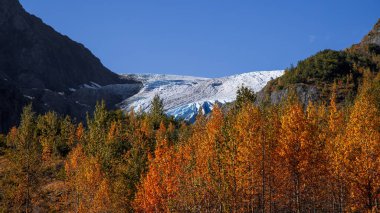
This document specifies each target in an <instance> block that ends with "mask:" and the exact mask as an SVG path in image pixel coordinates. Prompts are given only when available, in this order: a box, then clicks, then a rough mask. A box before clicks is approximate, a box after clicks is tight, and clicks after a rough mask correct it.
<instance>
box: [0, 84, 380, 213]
mask: <svg viewBox="0 0 380 213" xmlns="http://www.w3.org/2000/svg"><path fill="white" fill-rule="evenodd" d="M373 84H374V83H373V81H370V80H369V81H367V82H365V83H364V84H363V85H362V87H361V89H360V92H359V94H358V96H357V98H356V100H355V102H354V103H353V104H352V105H346V106H339V107H338V106H337V104H336V101H335V99H336V98H335V92H332V93H331V101H330V103H322V104H314V103H309V104H308V106H306V107H305V106H302V105H301V104H300V102H299V101H298V100H297V97H295V96H292V95H289V98H288V99H287V100H286V101H284V103H282V104H280V105H266V106H256V105H254V104H253V102H254V99H255V96H254V94H253V93H252V92H250V91H249V90H247V88H244V87H243V88H241V89H240V90H239V92H238V97H237V103H236V104H235V105H234V106H233V107H231V109H229V110H227V112H225V111H226V110H222V109H221V108H219V107H218V106H215V108H214V109H213V112H212V114H211V116H207V117H205V116H203V115H201V113H200V115H198V117H197V120H196V122H195V124H193V125H188V124H186V123H184V122H178V121H175V120H173V119H170V118H167V117H166V116H165V115H164V112H163V105H162V101H161V100H160V99H159V97H158V96H156V97H155V99H154V100H153V102H152V106H153V107H152V109H151V110H150V112H149V113H134V112H133V111H131V112H130V113H128V114H123V113H122V112H120V111H112V112H110V111H107V110H106V109H105V106H104V104H99V105H97V107H96V110H95V112H94V114H93V116H91V117H90V116H89V117H88V119H87V125H86V126H84V125H82V124H75V122H73V121H72V120H71V119H70V118H69V117H66V118H61V117H59V116H57V115H56V114H55V113H52V112H49V113H47V114H45V115H39V116H36V115H35V114H34V113H33V112H32V108H31V106H28V107H26V108H25V109H24V112H23V114H22V116H21V123H20V125H19V126H18V127H14V128H12V129H11V131H10V132H9V134H8V135H6V136H0V141H1V142H0V154H1V156H0V165H1V167H0V211H4V212H8V211H15V212H32V211H59V212H61V211H68V212H365V211H367V212H371V211H372V212H376V211H379V210H380V203H379V201H380V116H379V115H380V114H379V113H380V111H379V108H378V95H377V94H376V93H374V92H373V90H372V89H371V88H374V85H373ZM334 85H335V86H334V88H333V89H332V91H335V90H336V87H337V86H339V85H338V84H334Z"/></svg>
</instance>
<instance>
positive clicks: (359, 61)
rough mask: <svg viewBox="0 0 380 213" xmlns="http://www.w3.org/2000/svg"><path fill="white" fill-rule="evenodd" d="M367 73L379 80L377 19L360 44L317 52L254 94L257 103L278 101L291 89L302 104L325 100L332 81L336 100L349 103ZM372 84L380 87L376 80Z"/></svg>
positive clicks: (379, 23) (378, 30)
mask: <svg viewBox="0 0 380 213" xmlns="http://www.w3.org/2000/svg"><path fill="white" fill-rule="evenodd" d="M368 73H370V74H371V75H372V78H373V80H374V81H378V80H379V79H380V19H379V20H378V21H377V23H376V24H375V25H374V27H373V29H372V30H371V31H370V32H369V33H368V34H367V35H366V36H364V38H363V39H362V41H361V42H360V43H358V44H354V45H352V46H351V47H349V48H346V49H344V50H329V49H327V50H323V51H320V52H318V53H316V54H314V55H312V56H310V57H308V58H306V59H304V60H301V61H300V62H299V63H298V64H297V66H295V67H290V68H288V69H286V70H285V72H284V75H283V76H281V77H279V78H277V79H274V80H272V81H270V82H268V84H267V85H266V86H265V87H264V88H263V90H262V91H260V92H259V93H258V98H257V102H258V103H260V102H270V103H272V104H278V103H280V102H281V101H282V100H284V99H285V98H286V97H287V95H288V94H289V92H290V91H293V92H295V94H297V96H298V98H299V99H300V101H301V102H302V103H303V104H304V105H307V104H308V103H309V101H312V102H325V103H326V102H329V101H330V100H329V99H330V96H331V93H332V92H333V85H334V84H336V88H335V89H336V91H335V92H336V95H337V100H336V101H337V103H338V104H351V103H352V101H353V100H354V99H355V96H356V95H357V93H358V89H360V86H361V85H362V84H363V80H364V77H365V76H366V75H368ZM376 84H379V87H380V81H379V82H377V83H375V85H376ZM374 90H375V88H374Z"/></svg>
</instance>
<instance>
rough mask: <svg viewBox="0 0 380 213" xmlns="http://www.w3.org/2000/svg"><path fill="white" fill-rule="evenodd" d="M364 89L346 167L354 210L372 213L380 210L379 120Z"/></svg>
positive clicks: (353, 117)
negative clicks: (379, 208)
mask: <svg viewBox="0 0 380 213" xmlns="http://www.w3.org/2000/svg"><path fill="white" fill-rule="evenodd" d="M365 86H366V85H365ZM365 86H364V89H363V91H362V93H361V94H360V96H359V97H358V98H357V99H356V101H355V104H354V107H353V109H352V112H351V114H350V117H349V122H348V124H347V129H346V134H345V136H344V141H345V143H346V145H345V147H344V154H345V155H344V159H345V160H344V161H343V163H344V166H345V171H346V174H345V177H346V180H347V182H348V183H349V185H350V193H349V196H350V200H351V202H350V206H351V210H352V211H367V212H371V211H376V210H378V207H379V206H378V202H379V200H378V199H379V194H380V129H379V127H380V117H379V111H378V109H377V108H376V106H375V104H374V102H373V96H371V95H368V90H366V89H368V88H366V87H365ZM375 209H376V210H375Z"/></svg>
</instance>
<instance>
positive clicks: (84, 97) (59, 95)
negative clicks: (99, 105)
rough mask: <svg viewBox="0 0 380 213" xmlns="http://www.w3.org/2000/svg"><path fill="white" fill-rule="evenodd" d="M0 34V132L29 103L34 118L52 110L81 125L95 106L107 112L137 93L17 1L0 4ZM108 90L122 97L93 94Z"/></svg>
mask: <svg viewBox="0 0 380 213" xmlns="http://www.w3.org/2000/svg"><path fill="white" fill-rule="evenodd" d="M0 29H1V30H0V103H2V104H0V105H1V106H0V132H2V131H4V130H6V129H7V128H9V127H10V126H11V125H14V124H16V123H17V120H18V116H19V114H20V111H21V108H22V107H23V106H24V105H25V104H27V103H30V102H32V103H33V108H34V109H35V110H36V111H37V112H40V113H42V112H46V111H49V110H54V111H57V112H58V113H60V114H62V115H72V116H73V117H77V118H79V119H83V118H84V117H85V112H86V111H92V109H93V106H94V103H95V102H96V101H97V100H100V99H106V101H107V103H108V104H109V106H111V107H112V106H114V104H116V103H118V102H120V101H121V100H123V99H125V98H126V97H127V96H130V95H133V94H135V93H137V92H138V91H139V89H140V87H141V83H140V82H137V81H134V80H130V79H126V78H124V77H122V76H119V75H117V74H115V73H113V72H111V71H110V70H109V69H107V68H106V67H104V66H103V65H102V63H101V62H100V60H99V59H98V58H96V57H95V56H94V55H93V54H92V53H91V52H90V51H89V50H88V49H87V48H85V47H84V46H83V45H82V44H79V43H77V42H75V41H73V40H71V39H70V38H68V37H67V36H64V35H61V34H60V33H58V32H56V31H55V30H54V29H53V28H52V27H50V26H48V25H46V24H44V23H43V22H42V20H41V19H39V18H37V17H35V16H33V15H31V14H29V13H27V12H26V11H25V10H24V9H23V7H22V6H21V4H20V3H19V1H18V0H1V1H0ZM111 84H117V85H124V86H123V90H124V91H123V94H122V95H120V92H119V90H120V88H119V89H118V91H116V93H114V92H115V91H113V90H110V89H109V88H107V89H97V88H99V87H102V86H106V85H111ZM95 88H96V89H95Z"/></svg>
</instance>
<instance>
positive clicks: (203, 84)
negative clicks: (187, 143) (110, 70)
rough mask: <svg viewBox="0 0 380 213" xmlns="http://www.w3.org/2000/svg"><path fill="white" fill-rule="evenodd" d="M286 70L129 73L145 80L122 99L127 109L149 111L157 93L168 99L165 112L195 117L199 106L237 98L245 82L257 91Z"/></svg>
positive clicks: (206, 108)
mask: <svg viewBox="0 0 380 213" xmlns="http://www.w3.org/2000/svg"><path fill="white" fill-rule="evenodd" d="M283 72H284V71H283V70H275V71H256V72H249V73H243V74H238V75H233V76H228V77H222V78H202V77H192V76H181V75H164V74H128V77H132V78H134V79H136V80H139V81H141V82H143V85H144V86H143V88H142V89H141V90H140V92H139V93H137V94H136V95H134V96H132V97H130V98H128V99H126V100H125V101H123V103H121V108H122V109H123V110H125V111H128V110H131V109H134V110H143V111H148V110H149V108H150V102H151V101H152V99H153V97H154V95H156V94H157V95H159V96H160V98H161V99H162V100H163V102H164V106H165V112H166V113H167V114H168V115H170V116H174V117H175V118H183V119H185V120H188V121H193V120H194V118H195V116H196V115H197V114H198V111H199V109H202V111H203V112H204V113H206V114H207V113H209V112H210V111H211V110H212V107H213V105H214V104H215V102H219V103H221V104H224V103H229V102H232V101H234V100H235V98H236V91H237V89H238V88H239V87H240V86H242V85H244V86H246V87H249V88H250V89H252V90H253V91H255V92H257V91H259V90H261V89H262V88H263V87H264V86H265V85H266V83H267V82H268V81H270V80H271V79H274V78H277V77H279V76H281V75H282V74H283Z"/></svg>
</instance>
